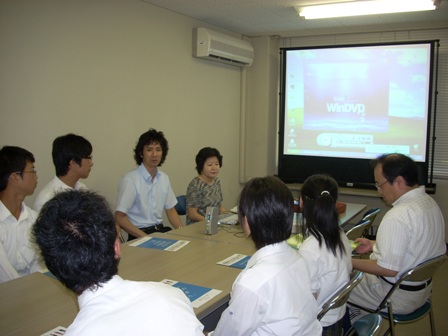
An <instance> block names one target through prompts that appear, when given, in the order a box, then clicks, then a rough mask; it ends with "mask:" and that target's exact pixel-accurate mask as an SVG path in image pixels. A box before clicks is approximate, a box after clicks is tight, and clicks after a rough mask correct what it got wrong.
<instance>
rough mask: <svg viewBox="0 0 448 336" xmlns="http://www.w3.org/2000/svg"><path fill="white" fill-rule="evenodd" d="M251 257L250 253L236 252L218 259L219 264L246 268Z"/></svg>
mask: <svg viewBox="0 0 448 336" xmlns="http://www.w3.org/2000/svg"><path fill="white" fill-rule="evenodd" d="M249 259H250V256H248V255H244V254H234V255H231V256H230V257H228V258H226V259H224V260H221V261H218V262H217V264H218V265H223V266H229V267H235V268H241V269H244V268H246V265H247V262H248V261H249Z"/></svg>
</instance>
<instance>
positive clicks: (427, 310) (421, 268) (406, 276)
mask: <svg viewBox="0 0 448 336" xmlns="http://www.w3.org/2000/svg"><path fill="white" fill-rule="evenodd" d="M447 258H448V257H447V256H446V255H445V254H443V255H441V256H438V257H435V258H432V259H429V260H427V261H425V262H423V263H421V264H420V265H418V266H416V267H414V268H412V269H410V270H408V271H407V272H405V273H403V274H402V275H401V276H400V278H399V279H398V280H397V282H395V284H394V285H393V286H392V287H391V289H390V290H389V292H388V293H387V294H386V296H385V297H384V299H383V300H382V301H381V303H380V305H379V306H378V308H377V309H375V310H371V309H367V308H364V307H361V306H358V305H355V304H352V303H350V305H352V306H354V307H358V308H359V309H362V310H365V311H368V312H370V313H376V314H381V316H382V317H383V318H385V319H387V320H388V321H389V329H388V330H387V331H386V333H385V335H388V334H389V333H390V334H391V335H392V336H394V335H395V329H394V326H395V324H404V323H412V322H416V321H418V320H420V319H421V318H423V317H425V316H426V315H429V323H430V326H431V335H435V334H436V330H435V325H434V316H433V312H432V304H431V297H429V299H428V301H426V302H425V303H424V304H423V305H422V306H421V307H419V308H417V309H416V310H414V311H413V312H412V313H409V314H394V312H393V305H392V301H391V299H390V298H391V296H392V294H393V293H394V292H395V290H396V289H397V288H399V287H400V285H401V283H402V282H403V281H415V282H422V281H429V280H430V279H432V277H433V275H434V273H435V271H436V270H437V269H438V268H439V266H440V265H442V264H443V263H444V262H445V261H446V259H447ZM431 295H432V293H431Z"/></svg>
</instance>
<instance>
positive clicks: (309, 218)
mask: <svg viewBox="0 0 448 336" xmlns="http://www.w3.org/2000/svg"><path fill="white" fill-rule="evenodd" d="M337 199H338V185H337V183H336V181H335V180H334V179H333V178H331V177H330V176H327V175H321V174H318V175H312V176H310V177H308V178H307V179H306V181H305V182H304V183H303V186H302V188H301V191H300V205H301V208H302V215H303V216H302V218H303V223H302V229H303V232H302V234H303V237H307V238H306V239H305V241H304V242H303V244H301V245H300V247H299V254H300V255H301V256H303V258H304V259H305V260H306V262H307V265H308V269H309V271H310V277H311V289H312V292H313V294H314V296H315V297H316V300H317V304H318V306H319V309H321V308H322V305H323V304H324V303H325V302H326V301H327V300H328V299H329V298H330V297H331V296H332V295H333V294H334V293H335V292H336V291H337V290H338V289H340V288H341V287H342V286H343V285H345V284H346V283H347V281H348V280H349V278H350V273H351V271H352V258H351V254H352V250H351V246H350V242H349V240H348V238H347V236H346V235H345V232H344V230H342V229H341V228H340V226H339V216H338V212H337V210H336V201H337ZM345 310H346V306H345V305H343V306H341V307H339V308H335V309H331V310H330V311H328V313H327V314H325V316H324V317H323V318H322V319H321V320H320V322H321V324H322V327H323V333H322V335H338V334H339V335H340V334H342V318H343V316H344V314H345Z"/></svg>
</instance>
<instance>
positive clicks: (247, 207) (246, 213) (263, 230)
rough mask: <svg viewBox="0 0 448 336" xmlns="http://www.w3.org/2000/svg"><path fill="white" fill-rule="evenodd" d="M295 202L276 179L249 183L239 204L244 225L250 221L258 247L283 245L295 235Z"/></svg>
mask: <svg viewBox="0 0 448 336" xmlns="http://www.w3.org/2000/svg"><path fill="white" fill-rule="evenodd" d="M293 207H294V198H293V196H292V193H291V191H290V190H289V188H288V187H287V186H286V185H285V184H284V183H283V182H282V181H281V180H280V179H278V178H276V177H273V176H267V177H258V178H254V179H251V180H250V181H249V182H247V183H246V185H245V186H244V188H243V190H242V191H241V194H240V199H239V202H238V217H239V220H240V223H242V220H243V218H244V217H246V219H247V223H248V225H249V228H250V231H251V237H252V240H253V242H254V243H255V247H256V248H257V249H260V248H262V247H264V246H266V245H271V244H275V243H279V242H282V241H284V240H286V239H288V238H289V237H290V235H291V230H292V221H293Z"/></svg>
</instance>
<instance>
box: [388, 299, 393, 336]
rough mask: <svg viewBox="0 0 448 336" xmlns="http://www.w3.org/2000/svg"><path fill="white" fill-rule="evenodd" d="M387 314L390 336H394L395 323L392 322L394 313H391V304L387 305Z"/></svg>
mask: <svg viewBox="0 0 448 336" xmlns="http://www.w3.org/2000/svg"><path fill="white" fill-rule="evenodd" d="M387 312H388V314H389V330H390V335H391V336H395V328H394V327H395V322H394V313H393V312H392V302H390V301H389V302H388V303H387Z"/></svg>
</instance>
